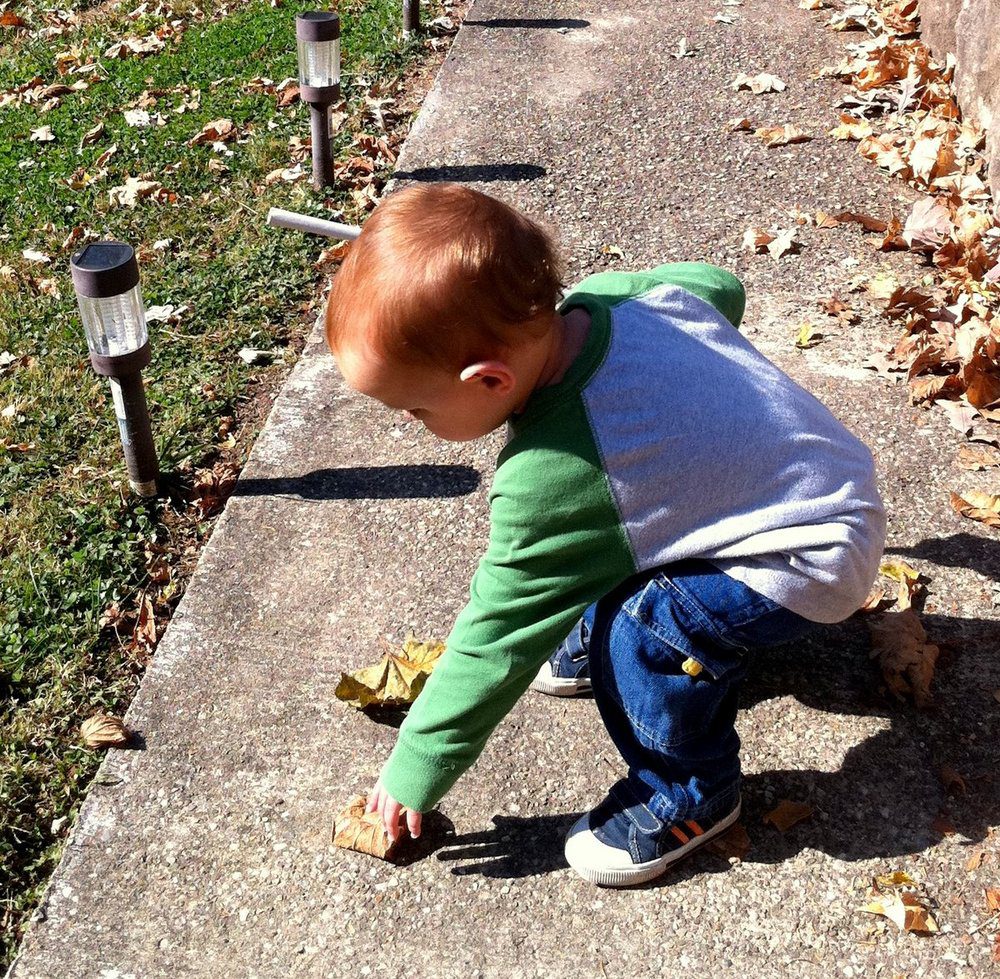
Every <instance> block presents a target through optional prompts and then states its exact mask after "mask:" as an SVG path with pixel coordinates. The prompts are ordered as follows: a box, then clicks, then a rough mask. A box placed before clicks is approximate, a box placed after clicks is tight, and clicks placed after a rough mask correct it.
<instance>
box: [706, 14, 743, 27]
mask: <svg viewBox="0 0 1000 979" xmlns="http://www.w3.org/2000/svg"><path fill="white" fill-rule="evenodd" d="M712 20H714V21H715V22H716V23H718V24H730V25H731V24H735V23H736V21H738V20H739V17H737V16H736V14H716V15H715V16H714V17H713V18H712Z"/></svg>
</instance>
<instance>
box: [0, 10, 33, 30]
mask: <svg viewBox="0 0 1000 979" xmlns="http://www.w3.org/2000/svg"><path fill="white" fill-rule="evenodd" d="M27 26H28V22H27V21H26V20H24V19H23V18H21V17H18V15H17V14H15V13H14V11H13V10H5V11H4V12H3V13H2V14H0V27H27Z"/></svg>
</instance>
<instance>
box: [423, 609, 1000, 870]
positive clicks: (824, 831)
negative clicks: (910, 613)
mask: <svg viewBox="0 0 1000 979" xmlns="http://www.w3.org/2000/svg"><path fill="white" fill-rule="evenodd" d="M923 621H924V624H925V626H926V627H927V630H928V632H929V634H930V635H931V637H932V638H933V639H935V640H937V641H948V642H949V643H950V644H951V645H954V646H955V648H956V649H958V650H959V651H960V652H959V655H958V657H956V656H954V655H952V656H950V657H949V656H947V655H946V656H944V657H942V661H941V662H940V663H939V669H938V677H937V680H936V684H935V686H936V696H937V701H938V706H937V708H936V709H933V710H931V711H926V712H921V711H917V710H916V709H915V708H913V707H912V706H910V705H908V704H896V703H895V702H893V701H891V700H889V699H888V698H887V696H886V695H885V694H884V693H883V692H881V691H880V690H879V677H878V673H877V670H876V669H875V667H874V666H873V665H872V664H870V663H869V661H868V655H867V649H868V640H867V636H866V628H865V625H864V623H863V621H860V620H859V619H858V618H857V617H856V618H855V619H852V620H850V621H849V622H847V623H844V624H842V625H840V626H836V627H831V628H829V629H825V630H823V632H822V633H820V634H819V635H818V636H817V637H816V638H814V639H813V640H811V641H808V642H802V643H797V644H795V645H794V646H788V647H783V648H781V649H778V650H774V651H771V652H768V653H764V654H759V655H758V658H757V659H758V661H757V664H756V669H754V670H752V671H751V679H750V680H749V681H748V683H747V686H746V688H745V690H744V697H743V706H744V707H752V706H753V705H755V704H760V703H763V702H764V701H767V700H770V699H772V698H775V697H780V696H786V695H792V696H794V697H795V698H796V699H797V700H799V701H800V702H801V703H803V704H805V705H806V706H808V707H811V708H815V709H817V710H822V711H825V712H830V713H832V714H833V715H847V716H846V717H841V718H840V719H838V717H837V716H833V717H831V719H830V721H829V722H827V721H826V720H825V718H821V722H820V723H812V724H810V725H809V726H808V728H807V729H805V730H796V729H795V725H796V724H801V723H802V721H801V719H791V720H788V721H787V723H788V724H789V729H788V730H784V731H776V732H775V734H776V737H777V736H780V737H782V738H784V740H785V741H786V742H787V741H789V740H791V741H793V742H794V741H795V740H796V739H799V740H801V741H802V743H803V745H804V749H805V750H808V752H809V756H810V757H812V758H817V757H818V768H817V769H810V768H804V769H792V770H785V769H773V770H769V771H762V772H758V773H755V774H751V775H749V776H748V777H746V778H745V779H744V782H743V815H742V823H743V825H744V827H745V828H746V830H747V833H748V835H749V839H750V850H749V852H748V853H747V854H746V855H745V856H744V857H743V859H744V860H745V861H747V862H758V863H776V862H780V861H783V860H785V859H787V858H788V857H790V856H792V855H794V854H796V853H798V852H799V851H800V850H802V849H803V848H806V847H809V848H812V849H817V850H821V851H823V852H825V853H829V854H831V855H833V856H835V857H837V858H839V859H842V860H850V861H853V860H868V859H879V858H885V857H894V856H900V855H904V854H913V853H919V852H921V851H923V850H925V849H927V848H929V847H931V846H933V845H934V844H935V843H937V842H939V841H940V840H941V838H942V837H943V836H944V835H946V834H955V836H954V838H955V839H957V840H960V841H962V842H964V843H965V844H966V845H969V846H972V845H974V844H975V843H977V842H979V841H981V840H983V839H984V837H985V836H986V835H987V833H988V830H989V827H990V826H991V825H993V824H994V823H995V822H996V821H997V819H998V817H1000V779H997V778H996V777H994V775H993V773H995V772H997V771H998V770H1000V745H998V739H997V738H996V737H995V736H991V731H995V715H994V720H993V721H992V722H991V719H990V717H988V716H987V715H988V714H989V713H990V712H991V710H992V711H995V704H993V702H992V699H991V693H990V691H991V690H992V689H994V688H996V687H1000V678H998V677H997V676H996V673H995V671H996V669H997V662H996V658H995V657H996V650H997V645H998V644H997V639H998V638H1000V629H998V627H997V624H996V623H993V622H988V621H984V620H975V619H965V620H963V619H956V618H951V617H947V616H935V615H928V616H924V617H923ZM962 650H964V652H962ZM984 657H985V658H984ZM956 659H958V660H960V661H961V662H960V663H956ZM973 664H975V669H973V668H972V667H973ZM960 666H961V668H959V667H960ZM991 670H992V671H993V674H992V679H991V678H990V677H991V672H990V671H991ZM970 671H971V673H970ZM973 678H975V682H976V683H977V686H976V689H975V690H974V691H973V690H970V689H969V686H970V682H972V681H973ZM987 686H988V687H989V689H988V690H986V689H984V687H987ZM856 717H868V718H871V717H880V718H884V719H885V720H886V721H887V724H886V725H885V726H884V727H883V729H882V730H880V731H879V732H878V733H877V734H875V735H873V736H871V737H869V738H867V740H864V741H862V742H861V743H859V744H856V745H855V746H854V747H852V748H850V749H849V750H848V751H847V753H846V755H842V754H841V750H842V749H841V747H840V746H841V745H842V744H843V741H844V736H843V734H841V733H840V730H838V729H843V728H844V727H846V728H847V729H848V735H847V736H848V738H849V737H850V727H851V726H852V724H853V723H854V722H853V718H856ZM807 720H808V719H807ZM785 723H786V720H785V718H784V717H779V718H778V719H777V720H776V724H777V725H781V726H784V724H785ZM991 725H993V726H991ZM868 728H869V729H870V725H868ZM827 746H828V747H827ZM747 750H750V751H752V746H748V749H745V752H744V764H745V765H746V767H752V762H750V763H749V764H748V759H747V757H746V751H747ZM827 759H829V762H830V765H829V766H827V765H825V764H824V761H826V760H827ZM814 763H815V762H814ZM838 763H839V767H836V768H835V767H834V766H837V765H838ZM948 770H951V771H952V772H956V773H958V775H959V776H961V778H960V779H959V780H958V781H956V780H955V778H954V777H953V776H952V775H951V774H950V772H949V771H948ZM782 799H791V800H794V801H797V802H804V803H808V804H809V805H811V806H812V807H813V808H814V813H813V815H812V816H811V817H810V818H808V819H806V820H804V821H803V822H801V823H799V824H797V825H795V826H793V827H792V828H791V829H789V830H787V831H786V832H785V833H781V832H779V831H778V830H776V829H775V828H773V827H772V826H770V825H765V824H764V822H763V817H764V815H765V814H766V813H767V812H768V811H769V810H770V809H772V808H774V806H776V805H777V803H778V802H780V801H781V800H782ZM598 801H599V799H596V798H595V800H594V802H595V804H596V802H598ZM578 816H579V814H578V813H571V814H560V815H552V816H543V817H534V818H521V817H512V816H502V815H497V816H494V817H493V823H494V827H493V828H492V829H489V830H484V831H483V832H479V833H470V834H466V835H464V836H458V837H454V838H453V839H448V840H446V841H444V842H443V844H442V846H444V847H445V849H441V851H440V852H439V853H438V859H439V860H446V861H469V862H466V863H460V864H459V865H457V866H455V867H453V868H452V873H454V874H475V873H479V874H482V875H483V876H486V877H506V878H518V877H528V876H534V875H537V874H543V873H547V872H550V871H553V870H558V869H561V868H564V867H565V866H566V862H565V859H564V857H563V839H564V837H565V834H566V832H567V830H568V829H569V827H570V826H572V824H573V822H574V821H575V820H576V819H577V818H578ZM728 866H729V863H728V860H727V859H725V854H724V853H723V854H722V855H720V854H719V853H718V852H712V851H711V850H709V849H708V848H706V849H705V850H701V851H698V852H697V853H696V854H694V855H692V857H691V858H689V859H688V860H686V861H684V862H683V863H682V864H680V865H679V866H678V868H677V869H676V870H674V871H673V872H672V873H670V874H667V875H666V876H665V877H664V878H661V882H662V883H665V884H669V883H670V882H671V881H676V880H677V879H678V875H683V877H687V876H691V875H694V874H697V873H705V872H715V871H720V870H725V869H727V868H728Z"/></svg>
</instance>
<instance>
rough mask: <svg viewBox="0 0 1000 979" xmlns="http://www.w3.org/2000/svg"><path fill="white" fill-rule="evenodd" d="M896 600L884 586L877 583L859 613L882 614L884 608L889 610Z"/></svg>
mask: <svg viewBox="0 0 1000 979" xmlns="http://www.w3.org/2000/svg"><path fill="white" fill-rule="evenodd" d="M895 601H896V599H895V598H892V597H890V596H889V593H888V592H887V591H886V588H885V586H884V585H880V584H879V583H878V582H877V581H876V582H875V584H874V585H872V589H871V591H870V592H868V597H867V598H866V599H865V600H864V603H863V604H862V606H861V608H859V609H858V611H859V612H881V611H882V609H883V608H888V607H889V606H890V605H892V603H893V602H895Z"/></svg>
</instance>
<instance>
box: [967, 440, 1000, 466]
mask: <svg viewBox="0 0 1000 979" xmlns="http://www.w3.org/2000/svg"><path fill="white" fill-rule="evenodd" d="M958 464H959V465H960V466H961V467H962V468H963V469H968V470H971V471H972V472H979V471H980V470H983V469H992V468H994V467H995V466H1000V449H997V448H995V447H994V446H992V445H963V446H962V447H961V448H960V449H959V450H958Z"/></svg>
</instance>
